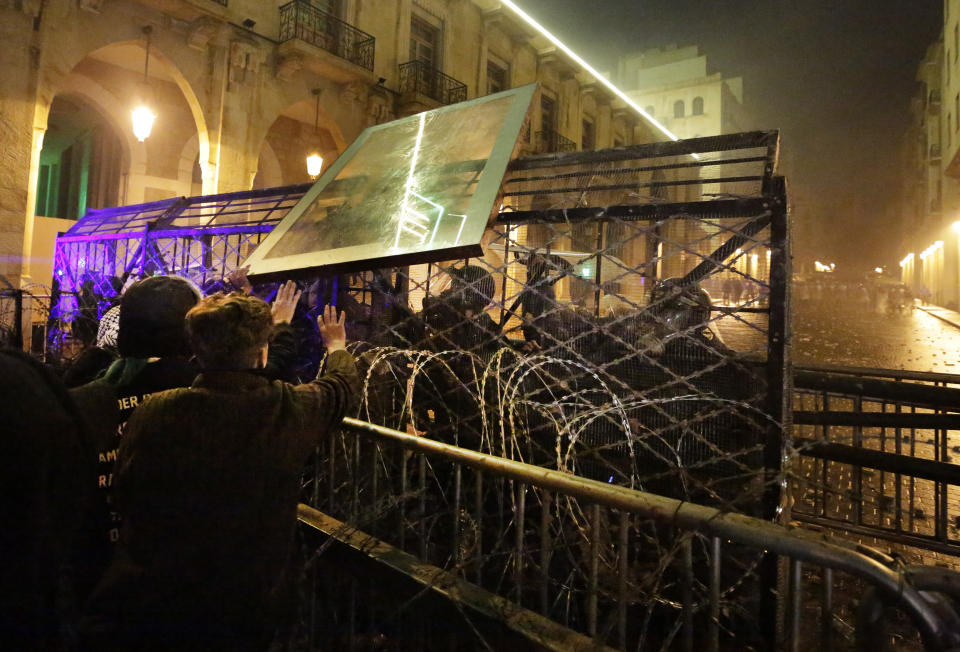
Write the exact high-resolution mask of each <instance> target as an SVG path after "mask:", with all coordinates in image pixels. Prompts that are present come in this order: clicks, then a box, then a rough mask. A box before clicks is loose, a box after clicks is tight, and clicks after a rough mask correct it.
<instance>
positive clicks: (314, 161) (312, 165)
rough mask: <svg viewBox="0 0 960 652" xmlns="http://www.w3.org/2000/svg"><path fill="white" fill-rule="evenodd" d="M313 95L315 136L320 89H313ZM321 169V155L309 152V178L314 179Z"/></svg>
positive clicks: (314, 132)
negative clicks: (315, 102) (315, 101)
mask: <svg viewBox="0 0 960 652" xmlns="http://www.w3.org/2000/svg"><path fill="white" fill-rule="evenodd" d="M313 96H314V97H315V98H316V99H317V106H316V109H315V111H314V114H313V137H314V139H316V137H317V129H318V124H319V122H320V89H319V88H314V89H313ZM321 169H323V157H322V156H320V153H319V152H318V151H316V150H313V151H312V152H310V154H309V155H308V156H307V174H309V175H310V178H311V179H316V178H317V177H318V176H320V170H321Z"/></svg>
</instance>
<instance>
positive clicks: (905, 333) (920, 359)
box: [794, 300, 960, 374]
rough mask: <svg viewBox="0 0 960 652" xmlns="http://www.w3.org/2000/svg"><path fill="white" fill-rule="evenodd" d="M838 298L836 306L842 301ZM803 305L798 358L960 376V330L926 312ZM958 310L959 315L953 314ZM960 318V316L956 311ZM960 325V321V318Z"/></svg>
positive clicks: (797, 318) (797, 321)
mask: <svg viewBox="0 0 960 652" xmlns="http://www.w3.org/2000/svg"><path fill="white" fill-rule="evenodd" d="M842 303H843V301H842V300H838V301H836V302H835V304H842ZM832 305H833V304H831V303H821V304H815V303H813V302H809V303H806V304H799V305H797V306H796V308H795V313H794V362H795V363H796V364H798V365H802V364H804V363H820V364H838V365H847V366H857V367H882V368H886V369H911V370H915V371H936V372H941V373H956V374H960V328H958V327H956V326H953V325H950V324H947V323H945V322H943V321H941V320H940V319H937V318H936V317H934V316H933V315H931V314H929V313H927V312H925V311H924V310H920V309H915V310H913V311H912V312H911V313H903V314H886V313H882V312H873V311H867V310H834V309H832ZM954 314H955V313H954ZM956 319H957V320H960V315H956ZM958 323H960V321H958Z"/></svg>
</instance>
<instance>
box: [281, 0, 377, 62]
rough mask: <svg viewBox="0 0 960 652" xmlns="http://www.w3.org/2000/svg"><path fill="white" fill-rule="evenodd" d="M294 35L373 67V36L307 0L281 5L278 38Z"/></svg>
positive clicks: (348, 59) (291, 37) (340, 55)
mask: <svg viewBox="0 0 960 652" xmlns="http://www.w3.org/2000/svg"><path fill="white" fill-rule="evenodd" d="M295 38H297V39H300V40H302V41H306V42H307V43H310V44H311V45H315V46H317V47H318V48H322V49H324V50H326V51H327V52H331V53H333V54H335V55H337V56H338V57H340V58H341V59H346V60H347V61H349V62H350V63H355V64H356V65H358V66H360V67H361V68H366V69H367V70H373V53H374V49H375V47H376V39H375V38H374V37H373V36H371V35H370V34H367V33H366V32H364V31H362V30H360V29H357V28H356V27H354V26H353V25H350V24H349V23H345V22H343V21H342V20H340V19H339V18H337V17H336V16H333V15H331V14H328V13H327V12H325V11H322V10H320V9H317V8H316V7H314V6H312V5H311V4H310V3H309V2H307V1H306V0H293V2H288V3H287V4H285V5H283V6H282V7H280V41H281V42H283V41H289V40H290V39H295Z"/></svg>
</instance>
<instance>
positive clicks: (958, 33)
mask: <svg viewBox="0 0 960 652" xmlns="http://www.w3.org/2000/svg"><path fill="white" fill-rule="evenodd" d="M943 11H944V16H943V31H942V32H941V34H940V38H938V39H937V41H936V42H934V43H932V44H931V45H930V46H929V47H928V48H927V52H926V55H925V56H924V58H923V61H922V62H921V63H920V66H919V68H918V69H917V77H916V79H917V88H916V90H915V92H914V96H913V99H912V101H911V105H910V113H911V121H910V127H909V128H908V130H907V134H906V138H905V141H904V156H903V176H902V178H903V187H902V195H903V204H902V208H901V215H900V217H901V219H900V224H901V229H900V233H899V234H898V235H899V240H900V243H901V251H900V257H901V260H900V268H901V279H902V280H903V281H904V282H905V283H907V284H908V285H910V286H911V287H913V288H915V289H920V288H921V286H922V287H926V288H927V289H928V290H930V292H931V300H932V301H933V302H934V303H937V304H940V305H943V306H947V307H953V308H956V307H958V306H960V0H946V1H945V2H944V5H943Z"/></svg>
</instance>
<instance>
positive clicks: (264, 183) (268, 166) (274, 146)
mask: <svg viewBox="0 0 960 652" xmlns="http://www.w3.org/2000/svg"><path fill="white" fill-rule="evenodd" d="M344 149H346V144H345V143H344V140H343V135H342V132H341V130H340V128H339V126H338V125H337V124H336V122H335V121H334V120H333V119H332V118H331V117H330V116H329V114H328V113H327V112H326V111H325V110H324V109H323V106H321V107H320V108H319V111H318V109H317V102H316V100H315V99H314V98H310V99H304V100H301V101H299V102H296V103H294V104H291V105H290V106H288V107H287V108H286V109H284V110H283V111H282V112H281V113H280V115H279V116H278V117H277V119H276V120H274V122H273V124H272V125H270V129H269V130H268V131H267V135H266V137H265V138H264V141H263V145H262V146H261V149H260V158H259V163H258V168H257V176H256V178H255V179H254V183H253V187H254V188H265V187H270V186H271V185H275V184H276V185H289V184H294V183H307V182H309V181H310V175H309V174H307V163H306V160H307V156H309V155H310V154H311V153H312V152H314V151H316V152H318V153H319V154H320V156H321V157H323V169H324V170H326V169H327V168H328V167H329V166H330V164H331V163H333V161H334V160H336V158H337V157H338V156H339V155H340V153H341V152H343V150H344Z"/></svg>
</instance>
